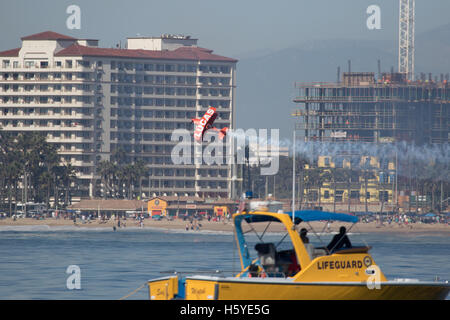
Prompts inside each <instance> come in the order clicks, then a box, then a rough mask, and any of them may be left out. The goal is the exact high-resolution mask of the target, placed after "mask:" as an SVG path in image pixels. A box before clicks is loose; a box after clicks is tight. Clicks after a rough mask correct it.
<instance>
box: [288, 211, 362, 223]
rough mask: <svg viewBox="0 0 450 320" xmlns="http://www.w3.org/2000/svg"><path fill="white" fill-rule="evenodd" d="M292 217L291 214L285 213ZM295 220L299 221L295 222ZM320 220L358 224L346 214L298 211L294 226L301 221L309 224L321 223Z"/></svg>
mask: <svg viewBox="0 0 450 320" xmlns="http://www.w3.org/2000/svg"><path fill="white" fill-rule="evenodd" d="M286 214H289V215H290V216H291V217H292V212H287V213H286ZM297 219H298V220H299V221H297ZM322 220H331V221H343V222H352V223H356V222H358V217H356V216H352V215H350V214H346V213H336V212H328V211H319V210H300V211H295V224H298V223H300V222H302V221H305V222H310V221H322Z"/></svg>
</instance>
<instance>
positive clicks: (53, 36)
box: [21, 31, 77, 40]
mask: <svg viewBox="0 0 450 320" xmlns="http://www.w3.org/2000/svg"><path fill="white" fill-rule="evenodd" d="M21 39H22V40H77V39H76V38H73V37H70V36H66V35H64V34H60V33H56V32H53V31H44V32H40V33H36V34H32V35H30V36H26V37H22V38H21Z"/></svg>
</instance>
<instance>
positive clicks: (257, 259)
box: [240, 219, 300, 277]
mask: <svg viewBox="0 0 450 320" xmlns="http://www.w3.org/2000/svg"><path fill="white" fill-rule="evenodd" d="M256 220H258V219H256ZM256 220H255V221H253V222H252V220H251V219H244V220H243V221H242V224H241V225H240V227H241V233H240V234H241V235H242V237H241V239H240V246H241V250H242V251H243V252H242V255H243V258H244V259H243V260H244V261H243V262H244V266H245V267H249V269H250V272H252V269H256V266H258V268H259V269H261V268H262V269H264V273H265V275H266V276H269V277H287V276H292V275H294V274H295V273H297V272H298V271H299V270H300V266H299V265H298V262H297V257H296V254H295V251H294V247H293V245H292V241H291V239H290V237H289V233H288V231H287V230H286V227H285V225H284V224H283V223H280V221H279V220H276V219H269V220H270V221H256Z"/></svg>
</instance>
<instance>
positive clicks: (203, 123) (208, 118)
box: [192, 107, 217, 142]
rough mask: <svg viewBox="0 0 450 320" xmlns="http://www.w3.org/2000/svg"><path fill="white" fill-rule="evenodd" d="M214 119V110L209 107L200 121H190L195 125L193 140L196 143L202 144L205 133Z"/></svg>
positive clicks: (215, 114)
mask: <svg viewBox="0 0 450 320" xmlns="http://www.w3.org/2000/svg"><path fill="white" fill-rule="evenodd" d="M216 117H217V113H216V108H214V107H209V108H208V110H206V112H205V114H204V115H203V117H202V118H201V119H192V121H193V122H194V123H195V125H196V126H195V130H194V139H195V140H196V141H198V142H202V140H203V135H204V134H205V131H206V130H208V129H209V128H210V127H211V126H212V124H213V122H214V120H216ZM196 120H198V121H196Z"/></svg>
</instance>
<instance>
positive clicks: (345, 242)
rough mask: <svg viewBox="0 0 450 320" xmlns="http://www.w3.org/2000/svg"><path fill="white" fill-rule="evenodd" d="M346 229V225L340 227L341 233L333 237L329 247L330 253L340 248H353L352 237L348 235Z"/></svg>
mask: <svg viewBox="0 0 450 320" xmlns="http://www.w3.org/2000/svg"><path fill="white" fill-rule="evenodd" d="M346 231H347V230H346V229H345V227H344V226H342V227H340V228H339V233H338V234H337V235H335V236H334V237H333V239H332V240H331V242H330V243H329V244H328V246H327V249H328V251H329V252H330V253H332V252H334V251H336V250H339V249H341V248H351V247H352V244H351V242H350V239H349V238H348V237H347V234H346Z"/></svg>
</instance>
